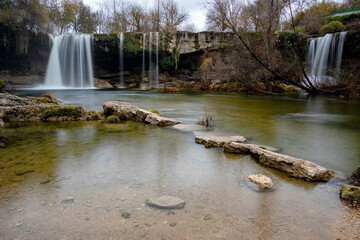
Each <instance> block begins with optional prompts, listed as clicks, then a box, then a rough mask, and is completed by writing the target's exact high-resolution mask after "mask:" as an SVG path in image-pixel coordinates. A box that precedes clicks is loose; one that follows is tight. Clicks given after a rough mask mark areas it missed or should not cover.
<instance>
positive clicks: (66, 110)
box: [42, 106, 82, 120]
mask: <svg viewBox="0 0 360 240" xmlns="http://www.w3.org/2000/svg"><path fill="white" fill-rule="evenodd" d="M81 115H82V108H81V107H74V106H62V107H48V108H47V109H46V111H45V112H44V114H43V117H42V120H46V119H48V118H50V117H71V116H73V117H76V118H78V117H81Z"/></svg>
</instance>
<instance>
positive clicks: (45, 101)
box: [30, 97, 59, 105]
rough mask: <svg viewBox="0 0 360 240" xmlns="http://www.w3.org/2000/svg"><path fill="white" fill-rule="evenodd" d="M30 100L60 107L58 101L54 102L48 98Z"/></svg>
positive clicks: (32, 98)
mask: <svg viewBox="0 0 360 240" xmlns="http://www.w3.org/2000/svg"><path fill="white" fill-rule="evenodd" d="M30 99H31V100H34V101H37V102H41V103H45V104H52V105H59V103H58V102H57V101H54V100H52V99H50V98H47V97H30Z"/></svg>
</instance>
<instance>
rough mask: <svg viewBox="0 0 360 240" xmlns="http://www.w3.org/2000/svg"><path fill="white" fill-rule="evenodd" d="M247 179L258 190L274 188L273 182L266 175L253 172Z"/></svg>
mask: <svg viewBox="0 0 360 240" xmlns="http://www.w3.org/2000/svg"><path fill="white" fill-rule="evenodd" d="M247 179H248V180H249V181H250V182H253V183H255V184H256V185H257V187H258V188H259V190H262V191H264V190H271V189H273V188H274V183H273V181H272V180H271V178H269V177H268V176H265V175H263V174H253V175H249V176H247Z"/></svg>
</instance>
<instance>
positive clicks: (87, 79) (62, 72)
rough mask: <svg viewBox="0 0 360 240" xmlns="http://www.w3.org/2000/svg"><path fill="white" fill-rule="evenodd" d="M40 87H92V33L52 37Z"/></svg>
mask: <svg viewBox="0 0 360 240" xmlns="http://www.w3.org/2000/svg"><path fill="white" fill-rule="evenodd" d="M51 39H52V43H53V46H52V49H51V53H50V58H49V62H48V66H47V70H46V77H45V84H44V85H42V86H40V87H38V88H42V89H64V88H93V87H94V77H93V67H92V49H91V46H92V35H88V34H65V35H60V36H56V37H53V36H51Z"/></svg>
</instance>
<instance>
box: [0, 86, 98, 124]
mask: <svg viewBox="0 0 360 240" xmlns="http://www.w3.org/2000/svg"><path fill="white" fill-rule="evenodd" d="M0 118H2V120H3V121H5V122H19V121H20V122H26V121H85V120H99V119H102V115H101V114H99V113H97V112H96V111H91V110H87V109H85V108H82V107H77V106H58V105H56V104H45V103H42V102H40V101H39V100H36V99H34V98H31V97H18V96H15V95H11V94H9V93H0Z"/></svg>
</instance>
